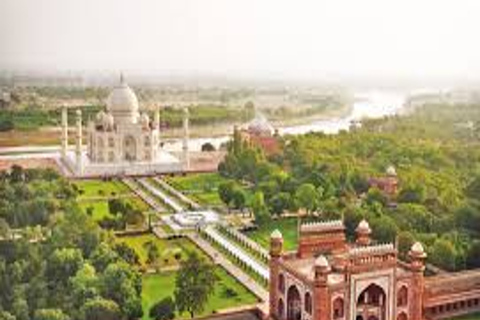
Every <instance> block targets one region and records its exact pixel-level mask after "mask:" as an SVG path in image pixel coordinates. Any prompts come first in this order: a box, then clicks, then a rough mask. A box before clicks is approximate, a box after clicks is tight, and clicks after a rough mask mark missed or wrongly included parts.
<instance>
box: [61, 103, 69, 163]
mask: <svg viewBox="0 0 480 320" xmlns="http://www.w3.org/2000/svg"><path fill="white" fill-rule="evenodd" d="M67 149H68V113H67V108H66V107H63V109H62V159H65V158H66V157H67V151H68V150H67Z"/></svg>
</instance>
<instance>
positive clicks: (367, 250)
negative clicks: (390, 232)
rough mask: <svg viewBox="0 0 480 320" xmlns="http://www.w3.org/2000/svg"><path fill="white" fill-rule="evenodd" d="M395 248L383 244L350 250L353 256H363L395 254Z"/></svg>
mask: <svg viewBox="0 0 480 320" xmlns="http://www.w3.org/2000/svg"><path fill="white" fill-rule="evenodd" d="M395 252H396V250H395V247H394V246H393V244H392V243H381V244H376V245H371V246H363V247H353V248H351V249H350V250H349V252H348V253H349V254H350V255H351V256H361V255H379V254H387V253H395Z"/></svg>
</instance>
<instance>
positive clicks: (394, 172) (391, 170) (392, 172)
mask: <svg viewBox="0 0 480 320" xmlns="http://www.w3.org/2000/svg"><path fill="white" fill-rule="evenodd" d="M386 173H387V175H389V176H396V175H397V170H395V167H394V166H389V167H388V168H387V170H386Z"/></svg>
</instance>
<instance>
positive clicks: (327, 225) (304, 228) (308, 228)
mask: <svg viewBox="0 0 480 320" xmlns="http://www.w3.org/2000/svg"><path fill="white" fill-rule="evenodd" d="M344 229H345V226H344V225H343V221H342V220H331V221H321V222H306V223H303V224H302V225H301V226H300V232H320V231H331V230H332V231H333V230H344Z"/></svg>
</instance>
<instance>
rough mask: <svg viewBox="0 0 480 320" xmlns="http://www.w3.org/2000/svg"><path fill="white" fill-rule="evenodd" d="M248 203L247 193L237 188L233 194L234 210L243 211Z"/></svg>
mask: <svg viewBox="0 0 480 320" xmlns="http://www.w3.org/2000/svg"><path fill="white" fill-rule="evenodd" d="M246 203H247V195H246V194H245V191H243V189H242V188H240V187H238V186H237V187H235V188H234V189H233V193H232V205H233V208H235V209H237V210H241V211H242V210H243V209H244V208H245V205H246Z"/></svg>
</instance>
